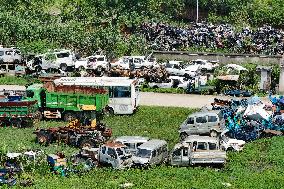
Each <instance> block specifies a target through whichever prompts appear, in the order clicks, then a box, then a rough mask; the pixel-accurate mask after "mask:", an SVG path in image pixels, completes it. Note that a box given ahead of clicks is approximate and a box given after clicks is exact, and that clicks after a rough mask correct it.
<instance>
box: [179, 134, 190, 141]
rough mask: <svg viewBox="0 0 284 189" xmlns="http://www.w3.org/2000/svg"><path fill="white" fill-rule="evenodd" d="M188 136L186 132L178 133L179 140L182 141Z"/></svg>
mask: <svg viewBox="0 0 284 189" xmlns="http://www.w3.org/2000/svg"><path fill="white" fill-rule="evenodd" d="M187 137H188V134H186V133H181V134H180V140H181V141H183V140H184V139H186V138H187Z"/></svg>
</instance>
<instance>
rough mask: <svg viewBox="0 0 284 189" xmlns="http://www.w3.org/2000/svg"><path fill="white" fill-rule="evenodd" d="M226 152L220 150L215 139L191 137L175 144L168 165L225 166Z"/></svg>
mask: <svg viewBox="0 0 284 189" xmlns="http://www.w3.org/2000/svg"><path fill="white" fill-rule="evenodd" d="M225 162H226V152H225V151H223V150H221V148H220V145H219V141H218V139H217V138H215V137H209V136H198V135H192V136H189V137H187V138H185V139H184V141H183V142H181V143H179V144H176V145H175V147H174V149H173V150H172V152H171V154H170V164H171V165H175V166H190V165H195V164H225Z"/></svg>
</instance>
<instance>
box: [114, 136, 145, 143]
mask: <svg viewBox="0 0 284 189" xmlns="http://www.w3.org/2000/svg"><path fill="white" fill-rule="evenodd" d="M148 140H149V137H142V136H120V137H117V138H116V139H115V141H117V142H122V143H123V142H147V141H148Z"/></svg>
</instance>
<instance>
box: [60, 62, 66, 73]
mask: <svg viewBox="0 0 284 189" xmlns="http://www.w3.org/2000/svg"><path fill="white" fill-rule="evenodd" d="M60 69H61V70H62V71H66V70H67V64H65V63H62V64H60Z"/></svg>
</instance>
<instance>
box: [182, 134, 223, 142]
mask: <svg viewBox="0 0 284 189" xmlns="http://www.w3.org/2000/svg"><path fill="white" fill-rule="evenodd" d="M194 141H197V142H212V143H217V142H218V139H217V138H215V137H210V136H199V135H190V136H188V137H186V138H185V139H184V140H183V141H182V143H189V142H194Z"/></svg>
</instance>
